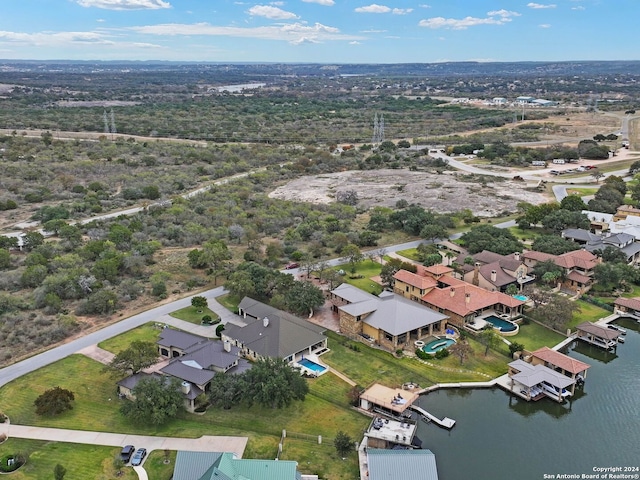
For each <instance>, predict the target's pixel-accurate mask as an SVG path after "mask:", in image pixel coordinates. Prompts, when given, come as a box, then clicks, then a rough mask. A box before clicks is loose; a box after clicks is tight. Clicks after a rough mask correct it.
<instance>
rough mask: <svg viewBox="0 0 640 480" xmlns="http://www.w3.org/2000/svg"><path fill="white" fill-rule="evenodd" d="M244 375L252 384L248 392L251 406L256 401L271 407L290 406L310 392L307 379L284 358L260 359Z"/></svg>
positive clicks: (249, 383)
mask: <svg viewBox="0 0 640 480" xmlns="http://www.w3.org/2000/svg"><path fill="white" fill-rule="evenodd" d="M243 376H244V378H245V381H246V382H247V384H248V385H250V388H249V389H248V392H246V393H247V396H248V398H247V401H248V403H249V406H251V404H253V403H254V402H255V403H257V404H260V405H262V406H265V407H271V408H282V407H288V406H289V405H291V402H293V400H304V399H305V397H306V395H307V393H309V385H308V384H307V381H306V379H305V378H304V377H302V376H301V375H300V372H299V371H298V370H297V369H294V368H293V367H291V366H290V365H289V363H288V362H287V361H286V360H285V359H283V358H272V357H267V358H263V359H260V360H258V361H257V362H256V363H254V364H253V367H252V368H251V370H248V371H246V372H245V373H244V374H243Z"/></svg>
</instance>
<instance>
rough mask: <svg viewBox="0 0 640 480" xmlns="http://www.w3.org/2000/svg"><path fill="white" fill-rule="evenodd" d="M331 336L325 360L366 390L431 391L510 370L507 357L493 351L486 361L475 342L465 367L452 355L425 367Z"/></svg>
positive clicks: (433, 361)
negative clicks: (408, 386) (413, 387)
mask: <svg viewBox="0 0 640 480" xmlns="http://www.w3.org/2000/svg"><path fill="white" fill-rule="evenodd" d="M327 335H328V336H329V339H330V341H329V348H330V349H331V351H330V352H327V353H325V354H324V355H323V356H322V360H323V362H326V363H327V364H328V365H330V366H331V367H332V368H335V369H336V370H338V371H340V372H341V373H343V374H345V375H346V376H347V377H349V378H350V379H351V380H353V381H354V382H356V383H357V384H358V385H360V386H362V387H368V386H369V385H371V384H373V383H381V384H383V385H386V386H389V387H397V386H399V385H402V384H403V383H406V382H414V383H418V384H419V385H420V386H422V387H427V386H429V385H433V384H434V383H441V382H459V381H485V380H487V378H488V377H496V376H499V375H502V374H503V373H505V371H506V370H507V367H506V364H507V361H508V359H507V357H505V356H504V355H501V354H500V353H497V352H493V351H490V352H489V354H488V355H487V356H486V357H485V356H484V347H483V346H482V345H480V344H479V343H478V342H476V341H475V340H473V339H469V343H470V345H471V347H472V349H473V354H472V355H470V356H469V358H467V359H466V360H465V361H464V363H463V364H462V365H461V364H460V360H459V359H458V358H457V357H454V356H452V355H451V356H449V357H448V358H446V359H442V360H436V359H433V360H429V362H428V364H425V363H424V362H421V361H419V360H418V359H416V358H414V357H403V358H395V357H394V356H393V355H392V354H390V353H388V352H385V351H382V350H378V349H376V348H372V347H369V346H367V345H365V344H363V343H360V342H353V341H350V340H348V339H346V338H344V337H340V336H339V335H337V334H335V333H333V332H327ZM349 345H352V346H356V347H357V348H358V349H359V351H354V350H352V349H351V348H349Z"/></svg>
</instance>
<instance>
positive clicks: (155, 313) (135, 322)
mask: <svg viewBox="0 0 640 480" xmlns="http://www.w3.org/2000/svg"><path fill="white" fill-rule="evenodd" d="M224 293H225V290H224V288H223V287H218V288H214V289H212V290H208V291H206V292H203V293H198V294H194V295H201V296H204V297H206V298H207V299H209V300H212V299H215V298H216V297H219V296H220V295H222V294H224ZM192 297H193V295H192V296H189V297H186V298H183V299H180V300H176V301H175V302H171V303H168V304H165V305H161V306H159V307H155V308H152V309H150V310H147V311H145V312H142V313H139V314H137V315H133V316H132V317H129V318H125V319H124V320H121V321H120V322H118V323H114V324H113V325H109V326H108V327H105V328H103V329H101V330H98V331H96V332H93V333H90V334H88V335H85V336H83V337H80V338H78V339H76V340H73V341H71V342H69V343H66V344H64V345H60V346H59V347H55V348H52V349H51V350H47V351H45V352H42V353H40V354H38V355H35V356H33V357H30V358H27V359H26V360H23V361H21V362H18V363H15V364H13V365H9V366H8V367H5V368H3V369H1V370H0V387H2V386H3V385H6V384H7V383H9V382H10V381H11V380H14V379H16V378H19V377H21V376H22V375H26V374H27V373H29V372H33V371H34V370H37V369H38V368H41V367H44V366H45V365H49V364H50V363H53V362H56V361H58V360H60V359H62V358H65V357H68V356H69V355H72V354H74V353H76V352H78V351H79V350H82V349H83V348H86V347H88V346H90V345H94V344H96V343H99V342H102V341H103V340H106V339H108V338H111V337H114V336H116V335H119V334H121V333H124V332H126V331H128V330H131V329H132V328H136V327H138V326H140V325H142V324H144V323H147V322H158V323H166V324H169V325H175V326H179V327H180V328H185V327H188V330H189V331H191V332H193V333H196V334H201V335H206V336H213V335H215V327H207V326H200V325H194V324H192V323H187V322H182V321H181V320H178V319H176V318H173V317H171V316H169V313H171V312H173V311H175V310H178V309H180V308H184V307H188V306H189V305H191V298H192ZM209 307H210V308H211V309H212V310H213V311H215V312H216V313H217V314H218V315H220V317H221V320H222V323H227V322H229V321H231V322H234V323H239V317H238V316H236V315H234V314H233V313H231V312H229V311H228V310H227V309H226V308H224V307H222V306H221V305H220V304H219V303H218V302H216V301H210V302H209ZM211 332H213V334H212V333H211Z"/></svg>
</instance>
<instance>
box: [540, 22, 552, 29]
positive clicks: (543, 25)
mask: <svg viewBox="0 0 640 480" xmlns="http://www.w3.org/2000/svg"><path fill="white" fill-rule="evenodd" d="M538 26H539V27H540V28H551V24H550V23H541V24H540V25H538Z"/></svg>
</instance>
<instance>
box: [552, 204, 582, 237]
mask: <svg viewBox="0 0 640 480" xmlns="http://www.w3.org/2000/svg"><path fill="white" fill-rule="evenodd" d="M542 225H543V226H544V228H546V229H549V230H552V231H554V232H555V233H560V232H561V231H562V230H565V229H567V228H582V229H588V228H589V225H590V222H589V218H588V217H587V216H586V215H585V214H584V213H582V212H578V211H569V210H562V209H561V210H556V211H555V212H553V213H550V214H549V215H547V216H546V217H544V218H543V219H542Z"/></svg>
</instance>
